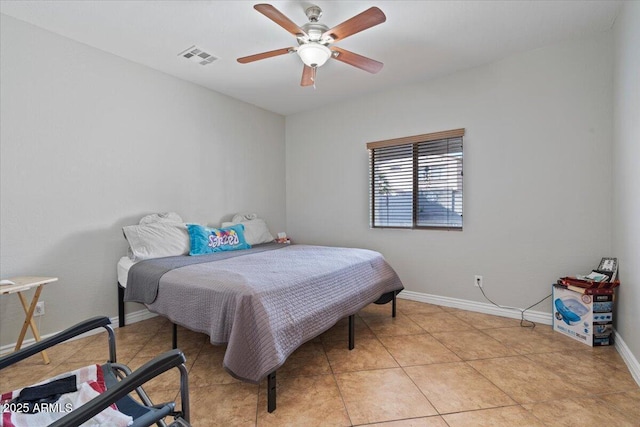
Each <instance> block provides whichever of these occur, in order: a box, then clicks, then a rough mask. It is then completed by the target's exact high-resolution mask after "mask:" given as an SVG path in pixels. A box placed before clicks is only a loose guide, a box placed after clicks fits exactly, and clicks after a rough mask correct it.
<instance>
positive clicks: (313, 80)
mask: <svg viewBox="0 0 640 427" xmlns="http://www.w3.org/2000/svg"><path fill="white" fill-rule="evenodd" d="M312 70H313V76H311V81H312V82H313V90H316V72H317V70H318V67H313V68H312Z"/></svg>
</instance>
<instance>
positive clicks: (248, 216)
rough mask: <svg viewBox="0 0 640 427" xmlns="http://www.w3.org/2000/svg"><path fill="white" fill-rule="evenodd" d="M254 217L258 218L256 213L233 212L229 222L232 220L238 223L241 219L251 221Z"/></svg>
mask: <svg viewBox="0 0 640 427" xmlns="http://www.w3.org/2000/svg"><path fill="white" fill-rule="evenodd" d="M254 219H258V214H254V213H239V214H235V215H234V216H233V218H231V222H233V223H234V224H238V223H240V222H242V221H252V220H254Z"/></svg>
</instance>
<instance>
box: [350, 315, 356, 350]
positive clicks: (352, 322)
mask: <svg viewBox="0 0 640 427" xmlns="http://www.w3.org/2000/svg"><path fill="white" fill-rule="evenodd" d="M355 335H356V315H355V314H352V315H351V316H349V350H353V348H354V347H355V346H356V337H355Z"/></svg>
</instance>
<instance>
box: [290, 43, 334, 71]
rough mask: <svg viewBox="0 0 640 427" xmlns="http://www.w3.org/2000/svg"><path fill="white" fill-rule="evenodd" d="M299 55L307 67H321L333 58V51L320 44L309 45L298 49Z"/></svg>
mask: <svg viewBox="0 0 640 427" xmlns="http://www.w3.org/2000/svg"><path fill="white" fill-rule="evenodd" d="M298 55H299V56H300V59H302V62H304V63H305V65H306V66H308V67H311V68H316V67H321V66H322V65H324V63H325V62H327V60H328V59H329V58H331V49H329V48H328V47H326V46H325V45H323V44H320V43H314V42H311V43H307V44H303V45H302V46H299V47H298Z"/></svg>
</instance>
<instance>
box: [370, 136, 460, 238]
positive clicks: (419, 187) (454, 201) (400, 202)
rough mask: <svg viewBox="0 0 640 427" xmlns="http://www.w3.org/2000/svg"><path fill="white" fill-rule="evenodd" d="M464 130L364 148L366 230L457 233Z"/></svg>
mask: <svg viewBox="0 0 640 427" xmlns="http://www.w3.org/2000/svg"><path fill="white" fill-rule="evenodd" d="M463 136H464V129H455V130H451V131H445V132H437V133H432V134H424V135H416V136H411V137H406V138H398V139H393V140H387V141H377V142H371V143H368V144H367V148H368V149H369V156H370V193H369V195H370V201H371V226H372V227H396V228H439V229H450V230H462V201H463V197H462V194H463V193H462V176H463V175H462V158H463V156H462V140H463Z"/></svg>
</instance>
